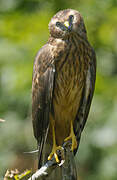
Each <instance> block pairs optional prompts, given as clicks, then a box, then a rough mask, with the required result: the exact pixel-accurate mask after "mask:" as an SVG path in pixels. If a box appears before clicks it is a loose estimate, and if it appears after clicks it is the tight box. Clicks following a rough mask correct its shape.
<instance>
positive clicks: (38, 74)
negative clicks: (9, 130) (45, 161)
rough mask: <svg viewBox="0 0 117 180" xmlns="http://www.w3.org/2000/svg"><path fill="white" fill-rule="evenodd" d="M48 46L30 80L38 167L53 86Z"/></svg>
mask: <svg viewBox="0 0 117 180" xmlns="http://www.w3.org/2000/svg"><path fill="white" fill-rule="evenodd" d="M51 60H52V57H51V55H50V51H49V48H48V46H47V45H46V47H45V46H44V47H43V48H42V49H41V50H40V51H39V53H38V54H37V57H36V59H35V62H34V70H33V79H32V122H33V130H34V136H35V138H36V139H37V142H38V146H39V167H40V166H41V165H42V164H41V156H42V150H43V147H44V143H45V141H46V137H47V133H48V128H49V112H50V108H51V101H52V92H53V84H54V73H55V70H54V65H53V64H52V61H51Z"/></svg>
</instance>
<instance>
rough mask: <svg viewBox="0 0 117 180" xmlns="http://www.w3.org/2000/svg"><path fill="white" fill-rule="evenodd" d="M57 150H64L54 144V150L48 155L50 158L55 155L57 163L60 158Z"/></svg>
mask: <svg viewBox="0 0 117 180" xmlns="http://www.w3.org/2000/svg"><path fill="white" fill-rule="evenodd" d="M57 150H62V147H61V146H56V144H55V145H53V148H52V152H51V153H50V155H49V156H48V160H51V159H52V157H53V156H54V157H55V160H56V162H57V163H59V162H60V161H59V158H58V155H57Z"/></svg>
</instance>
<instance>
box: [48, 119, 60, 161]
mask: <svg viewBox="0 0 117 180" xmlns="http://www.w3.org/2000/svg"><path fill="white" fill-rule="evenodd" d="M51 127H52V136H53V147H52V152H51V153H50V155H49V156H48V160H51V159H52V157H53V155H54V157H55V159H56V162H57V163H59V158H58V155H57V150H61V149H62V147H61V146H57V145H56V138H55V122H54V120H51Z"/></svg>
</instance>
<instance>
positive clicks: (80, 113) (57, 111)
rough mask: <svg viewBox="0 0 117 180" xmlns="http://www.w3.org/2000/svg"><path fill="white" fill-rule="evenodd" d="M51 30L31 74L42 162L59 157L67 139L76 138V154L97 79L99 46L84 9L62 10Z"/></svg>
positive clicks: (51, 23) (74, 149)
mask: <svg viewBox="0 0 117 180" xmlns="http://www.w3.org/2000/svg"><path fill="white" fill-rule="evenodd" d="M49 32H50V37H49V39H48V42H47V43H46V44H45V45H44V46H43V47H42V48H41V49H40V50H39V52H38V53H37V55H36V58H35V61H34V67H33V80H32V121H33V129H34V136H35V138H36V139H37V143H38V147H39V166H38V167H39V168H40V167H41V166H42V164H43V161H46V160H47V159H46V158H48V160H51V158H52V157H53V156H54V157H55V159H56V161H57V162H59V158H58V155H57V150H58V149H59V150H61V146H62V144H63V143H64V142H65V141H69V140H71V142H72V145H71V151H73V152H74V155H75V153H76V151H77V149H78V145H79V141H80V137H81V133H82V131H83V128H84V126H85V123H86V120H87V117H88V114H89V110H90V105H91V101H92V97H93V93H94V87H95V79H96V57H95V52H94V50H93V48H92V46H91V45H90V43H89V41H88V38H87V32H86V28H85V25H84V21H83V18H82V16H81V15H80V13H79V12H78V11H76V10H72V9H66V10H61V11H59V12H58V13H57V14H56V15H54V16H53V18H52V19H51V21H50V23H49ZM47 145H48V147H47ZM43 155H44V156H43ZM45 157H46V158H45ZM60 179H61V178H60Z"/></svg>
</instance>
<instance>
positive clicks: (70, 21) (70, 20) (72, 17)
mask: <svg viewBox="0 0 117 180" xmlns="http://www.w3.org/2000/svg"><path fill="white" fill-rule="evenodd" d="M73 19H74V16H73V15H70V16H69V23H70V24H72V22H73Z"/></svg>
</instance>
